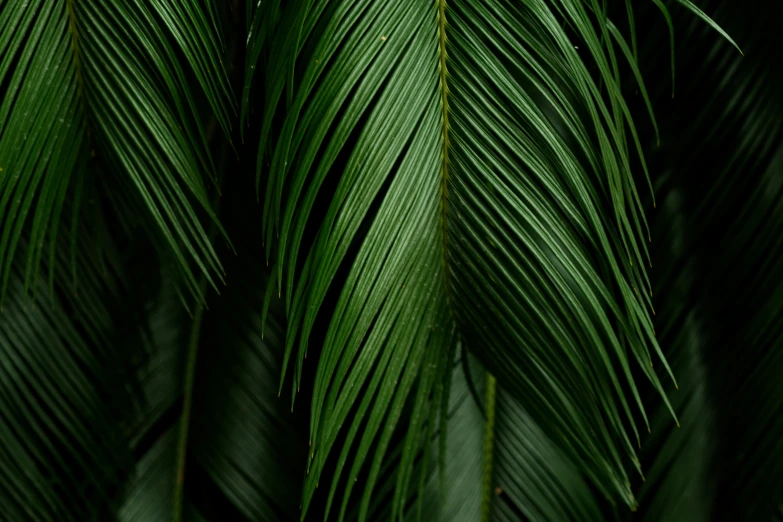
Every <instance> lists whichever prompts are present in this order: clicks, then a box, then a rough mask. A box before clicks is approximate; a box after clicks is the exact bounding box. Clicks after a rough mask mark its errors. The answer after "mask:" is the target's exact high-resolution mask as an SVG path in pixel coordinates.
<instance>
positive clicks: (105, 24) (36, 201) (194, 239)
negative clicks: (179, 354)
mask: <svg viewBox="0 0 783 522" xmlns="http://www.w3.org/2000/svg"><path fill="white" fill-rule="evenodd" d="M216 34H218V31H217V30H216V26H215V7H214V5H213V3H212V1H211V0H208V1H206V2H184V1H182V0H177V1H174V2H169V1H162V0H154V1H148V2H132V1H127V0H120V1H103V0H64V1H49V0H33V1H30V0H3V2H0V57H1V58H0V85H5V86H7V87H4V91H3V92H2V95H3V97H2V102H1V103H0V168H2V176H0V198H1V199H0V208H2V213H1V214H0V226H1V227H2V228H0V232H1V233H2V237H1V238H0V276H2V289H3V292H4V291H5V289H6V288H7V286H8V284H9V283H8V281H9V277H10V273H11V267H12V265H13V260H14V258H15V252H16V250H17V248H18V246H19V241H20V238H21V237H22V234H23V232H24V231H25V227H26V226H27V227H29V232H28V233H29V237H30V241H29V245H30V246H29V248H28V252H27V257H28V261H27V264H28V266H37V264H38V263H39V262H40V258H41V255H42V254H41V252H42V249H43V248H44V244H45V242H46V231H47V229H51V230H53V232H52V233H51V236H52V238H54V237H56V233H55V232H54V230H56V229H57V227H58V225H59V219H60V209H61V208H62V204H63V199H64V198H65V197H66V194H67V191H68V188H69V185H70V183H71V180H72V179H74V178H77V176H78V172H80V170H81V169H84V168H85V164H86V163H87V162H89V161H90V158H91V157H94V156H98V157H99V158H101V159H105V161H106V162H108V164H110V165H111V166H112V172H113V173H114V175H116V176H119V177H121V178H122V179H124V180H128V181H129V182H130V183H128V185H129V186H131V187H133V189H132V190H133V191H134V195H136V196H138V197H140V198H141V199H142V200H143V201H144V203H145V206H146V208H147V210H148V212H149V213H150V214H151V216H152V219H153V221H154V222H155V223H156V224H157V227H158V230H159V233H160V234H161V235H162V237H163V239H164V242H165V243H166V244H167V245H168V247H170V249H171V252H172V254H173V255H174V257H175V258H176V259H177V260H178V262H179V264H180V265H181V267H182V270H183V273H184V275H185V277H186V283H187V284H189V286H190V288H191V290H192V291H194V292H195V291H197V285H196V278H195V276H194V274H193V271H192V268H191V264H192V263H193V262H195V264H196V265H197V266H198V267H199V269H200V270H201V271H202V272H203V273H205V274H206V275H207V277H208V278H210V280H211V278H212V277H213V275H212V274H214V273H217V274H219V273H220V262H219V260H218V259H217V256H216V255H215V252H214V250H213V248H212V246H211V244H210V243H209V242H208V240H207V237H206V234H205V231H204V228H203V226H202V224H201V221H200V219H199V217H198V209H200V208H203V209H204V210H205V211H206V214H208V215H212V212H211V210H210V209H209V204H208V199H207V186H206V180H207V179H208V178H209V176H211V174H210V173H211V172H212V161H211V159H210V157H209V153H208V149H207V148H206V147H205V143H206V141H205V140H206V134H205V130H204V127H203V123H202V119H203V116H204V115H203V114H201V113H200V110H199V108H198V105H197V102H196V94H197V91H196V90H195V89H194V88H193V84H192V83H191V82H190V81H189V80H188V78H187V76H186V75H187V73H188V71H186V70H185V69H184V68H183V66H182V64H181V58H180V56H184V58H185V59H186V61H187V62H188V63H189V65H190V67H191V70H192V72H193V74H194V75H195V77H196V79H197V81H198V84H199V85H201V87H202V89H203V92H204V94H205V95H206V98H207V100H208V101H209V103H210V105H211V106H212V108H213V109H214V112H215V115H216V118H217V120H218V122H219V123H220V125H221V126H223V128H224V129H226V130H228V129H229V128H230V125H231V124H230V111H231V110H232V109H231V103H232V102H231V97H230V88H229V85H228V82H227V78H226V75H225V73H224V67H223V64H222V62H221V58H220V57H221V53H222V49H221V47H220V43H219V41H218V39H217V37H216ZM213 218H214V216H213ZM54 243H55V240H54V239H52V240H51V246H50V248H54ZM28 272H34V271H30V270H28Z"/></svg>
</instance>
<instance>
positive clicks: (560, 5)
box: [249, 0, 668, 505]
mask: <svg viewBox="0 0 783 522" xmlns="http://www.w3.org/2000/svg"><path fill="white" fill-rule="evenodd" d="M265 5H271V4H265ZM276 5H277V4H275V6H276ZM658 7H660V8H663V10H664V12H665V13H666V10H665V7H663V5H662V4H660V3H658ZM666 14H667V13H666ZM262 34H263V36H262V37H261V36H260V37H259V39H261V38H265V39H268V38H269V37H268V32H263V33H262ZM249 37H250V41H251V42H252V41H253V34H252V33H251V34H249ZM610 38H611V39H612V40H610ZM612 42H616V43H617V45H618V47H619V48H620V50H621V55H622V56H623V57H625V58H627V59H628V60H629V61H630V63H631V64H632V68H633V69H634V70H635V71H636V69H635V67H636V65H635V62H634V58H633V51H632V50H631V49H630V46H628V45H627V43H626V42H625V40H624V39H623V37H622V35H621V33H620V31H619V30H617V28H616V27H615V26H614V25H612V24H611V23H610V22H609V21H608V20H607V19H606V18H605V17H604V16H603V10H602V9H600V8H599V4H598V3H597V2H582V1H573V0H558V1H556V2H548V1H544V0H529V1H526V2H523V3H514V4H511V3H508V2H504V1H500V0H496V1H492V2H489V3H486V2H484V3H478V2H473V1H470V0H451V1H449V2H445V1H439V2H435V4H434V5H432V4H427V3H426V2H424V3H422V2H414V1H402V2H395V3H392V4H386V3H381V2H372V1H367V0H365V1H347V0H346V1H340V2H326V1H318V0H302V1H299V2H292V3H290V4H286V6H285V7H284V8H283V9H282V12H281V15H280V21H279V24H278V25H277V30H276V31H275V36H274V38H273V40H272V42H271V44H270V49H271V51H270V59H269V61H268V63H267V70H266V72H267V85H266V90H265V94H266V99H267V106H266V111H265V114H264V120H263V123H262V130H261V143H260V146H259V154H261V155H262V156H261V161H260V162H259V172H261V171H267V163H266V159H267V158H268V160H269V163H268V176H267V182H266V190H265V207H264V212H265V213H264V220H263V229H264V231H265V237H266V242H267V256H271V254H272V252H273V249H272V244H273V243H275V244H276V245H277V246H278V249H277V251H276V253H275V256H274V261H275V266H276V268H275V271H276V277H277V284H278V287H279V289H280V292H281V293H282V292H284V294H285V302H286V307H287V310H288V314H289V327H288V328H289V330H288V340H287V348H286V359H285V362H284V369H285V368H287V366H288V364H289V361H290V364H291V365H292V366H293V375H294V377H293V384H292V387H293V389H294V391H295V390H296V389H297V388H298V387H299V385H300V383H301V375H302V367H303V364H304V359H305V354H306V353H307V347H308V342H309V340H310V338H311V336H312V334H313V327H314V325H315V323H316V318H317V317H319V313H324V314H327V316H328V317H330V323H329V329H328V332H327V333H326V339H325V342H324V344H323V347H322V349H321V352H320V354H319V360H318V374H317V378H316V384H315V391H314V396H313V400H314V406H313V413H312V421H311V424H312V425H311V432H312V434H311V437H312V441H311V442H312V444H313V448H314V456H311V460H312V461H313V462H312V464H311V474H310V477H309V478H308V489H307V490H306V491H308V493H306V496H305V499H306V501H305V504H306V502H307V498H308V497H309V494H310V493H309V492H311V491H312V490H313V489H314V485H315V484H317V483H318V480H319V476H320V470H321V468H322V466H323V464H324V463H325V462H326V458H327V456H328V454H329V452H330V450H331V448H332V446H333V444H334V441H335V440H336V436H337V434H338V433H339V432H340V431H341V429H342V428H343V425H344V424H345V423H346V422H348V421H349V414H351V413H352V412H351V408H350V405H351V404H352V403H353V400H355V399H356V398H357V397H358V396H359V393H366V391H365V387H366V386H369V388H368V390H369V391H370V392H371V393H370V394H367V395H365V397H364V402H363V403H362V405H361V406H359V408H358V410H357V411H358V414H357V415H355V416H353V417H350V428H346V429H347V430H348V433H355V432H356V431H357V430H358V429H359V425H360V424H361V423H362V422H365V418H366V422H367V423H368V426H371V429H370V430H369V431H366V432H365V437H369V439H367V442H366V443H365V442H361V443H360V445H359V449H358V451H357V453H356V455H357V460H355V462H357V463H359V464H360V463H361V461H362V460H363V459H364V455H365V452H366V451H367V450H366V448H368V447H369V445H370V442H371V441H372V437H374V436H375V435H374V433H375V431H374V430H376V429H378V427H379V426H380V425H381V423H382V422H384V421H383V419H384V418H387V419H389V420H390V421H389V420H387V421H385V422H391V424H390V426H389V428H388V429H390V430H393V427H394V424H395V423H396V420H395V415H396V414H395V413H394V408H395V406H394V405H395V404H398V403H399V404H401V403H402V402H404V400H405V399H404V395H407V394H408V393H409V392H408V390H409V389H410V387H411V386H412V382H413V381H412V379H413V377H407V376H408V375H415V373H416V372H418V371H419V370H417V369H416V368H417V366H418V365H419V364H420V361H421V357H423V354H425V353H428V352H429V351H432V350H440V352H441V353H447V352H448V351H449V346H451V345H452V344H453V341H450V340H449V339H450V338H451V335H452V334H451V333H449V332H450V331H451V330H452V329H453V328H455V327H456V328H457V329H458V330H459V332H460V335H461V336H462V337H463V339H464V340H465V342H466V344H467V345H468V346H469V348H470V350H471V351H472V352H473V353H475V354H476V355H478V356H479V358H480V359H481V360H482V361H483V362H484V363H485V364H486V365H487V368H488V369H489V370H490V371H492V372H493V373H495V374H496V375H497V376H498V379H499V381H500V383H501V385H502V386H503V388H505V389H506V390H507V391H508V392H509V393H511V394H513V395H514V396H516V397H518V398H524V399H525V402H526V405H527V407H528V412H529V413H530V415H532V417H533V418H534V419H537V420H539V421H543V420H544V419H546V422H542V426H544V427H545V430H546V431H547V434H548V436H550V437H552V439H553V440H554V441H556V443H557V444H558V445H559V446H560V447H561V448H563V450H564V451H566V453H567V455H568V458H570V459H573V461H574V462H575V464H576V465H577V466H578V467H580V468H582V469H585V470H586V472H587V473H588V475H589V477H590V479H591V480H592V481H593V482H594V483H595V484H596V485H597V486H598V487H599V488H600V489H601V491H602V492H603V493H604V494H605V495H607V496H610V497H613V498H622V499H623V501H624V502H626V503H628V504H630V505H633V504H634V499H633V495H632V493H631V490H630V480H629V478H628V476H627V474H626V470H625V464H626V463H627V462H638V461H637V460H636V456H635V446H636V442H637V441H638V439H639V436H638V432H637V428H636V422H637V421H638V419H639V418H642V419H644V420H645V422H646V416H645V413H644V409H643V408H642V404H641V399H640V393H639V391H638V390H637V384H636V380H635V379H634V378H633V377H632V367H633V366H636V367H638V368H639V369H640V370H641V375H642V376H643V377H645V378H646V379H647V380H649V381H651V383H652V386H653V387H654V388H655V389H657V390H658V391H659V392H660V393H662V391H663V389H662V385H661V384H660V382H659V381H658V378H657V376H656V374H655V372H654V371H653V370H652V368H651V363H652V358H651V351H654V352H656V353H657V354H658V355H657V357H660V355H661V354H660V349H659V348H658V345H657V343H656V340H655V337H654V334H653V329H652V322H651V320H650V316H649V311H650V309H651V308H650V297H649V295H648V293H649V281H648V278H647V275H646V273H645V269H644V268H643V267H644V266H645V265H646V264H647V263H648V256H647V253H646V245H645V242H644V241H643V240H642V237H644V236H647V232H646V231H645V229H646V224H645V221H644V216H643V212H642V209H641V203H640V197H639V195H638V193H637V189H636V186H635V184H634V182H633V176H632V172H633V171H635V170H641V171H642V172H646V170H645V166H644V162H643V161H640V160H639V159H635V158H641V151H642V144H641V142H640V140H639V138H638V135H637V132H636V130H635V127H634V124H633V121H632V119H631V114H630V111H629V109H628V107H627V104H626V102H625V100H624V98H623V96H622V92H621V85H620V83H619V72H618V71H619V69H618V67H619V65H618V63H619V62H618V56H617V52H616V48H615V47H614V43H612ZM249 45H250V47H251V48H253V49H256V48H258V45H260V44H257V43H251V44H249ZM294 60H295V61H294ZM251 66H252V64H251ZM637 72H638V71H637ZM637 78H638V75H637ZM284 91H286V101H285V108H284V104H283V93H284ZM642 91H643V92H644V88H643V85H642ZM277 114H280V115H282V116H281V117H282V118H283V119H282V121H283V123H282V127H281V128H280V132H279V134H278V135H277V136H276V137H274V138H273V136H272V133H271V130H270V129H271V126H272V122H273V121H275V115H277ZM266 150H271V151H272V152H271V154H270V155H269V156H268V157H264V156H263V153H264V151H266ZM320 200H325V201H326V203H325V205H326V208H327V210H326V211H325V214H322V213H316V210H317V208H318V207H317V205H316V202H317V201H320ZM308 231H309V232H308ZM365 231H366V232H365ZM310 234H312V235H313V237H314V238H313V239H312V241H310V240H309V239H306V238H308V237H310ZM276 236H279V243H278V242H276V241H274V239H273V238H274V237H276ZM349 267H350V270H349V272H348V275H347V280H346V281H345V282H344V283H343V282H342V277H344V276H342V275H340V274H342V273H343V272H341V270H348V268H349ZM330 291H336V292H338V293H339V299H338V304H337V307H336V309H335V310H334V312H329V311H322V305H323V303H324V300H325V299H326V296H327V295H328V293H329V292H330ZM417 307H421V308H417ZM426 329H432V332H433V333H432V335H431V336H430V334H426V333H425V332H426ZM438 332H442V333H438ZM428 337H431V339H432V340H431V341H427V338H428ZM297 343H298V344H299V348H298V351H295V350H294V346H295V344H297ZM553 347H557V348H555V349H553ZM448 360H449V358H448V357H442V358H441V359H440V362H438V363H437V364H438V365H439V368H440V366H442V365H445V364H446V361H448ZM662 362H663V365H662V366H663V367H664V368H666V363H665V360H663V361H662ZM437 371H438V372H441V371H442V369H438V370H437ZM634 371H635V370H634ZM667 371H668V370H667ZM388 372H391V373H388ZM398 382H399V385H398V384H397V383H398ZM384 383H388V384H387V386H389V387H388V389H386V388H384ZM376 386H379V387H378V388H377V389H378V392H377V394H378V395H377V397H378V398H377V400H376V399H374V398H373V395H372V394H374V393H376ZM395 389H396V395H394V397H395V398H394V400H392V393H393V391H394V390H395ZM398 396H399V402H398V399H397V398H398ZM627 396H628V397H630V398H629V399H626V397H627ZM373 401H374V402H373ZM365 403H366V404H365ZM634 410H635V411H636V413H634ZM634 439H636V440H634ZM348 440H349V443H350V442H351V441H352V440H353V435H349V436H348ZM379 440H381V441H382V440H383V439H382V438H381V439H379ZM347 448H348V446H347V445H346V446H344V450H343V454H342V456H341V458H340V459H341V462H342V461H343V459H344V458H346V457H347V454H346V451H348V449H347ZM378 448H380V449H379V451H378V452H377V453H376V456H377V455H382V453H383V451H385V444H384V443H383V442H381V443H380V444H379V446H378ZM354 471H355V470H354ZM352 476H354V475H352ZM350 487H351V481H350V480H349V485H348V489H349V490H350ZM368 494H369V491H368ZM401 495H402V496H403V497H404V493H401ZM346 498H347V497H346ZM344 505H345V503H344Z"/></svg>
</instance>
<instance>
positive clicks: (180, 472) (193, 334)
mask: <svg viewBox="0 0 783 522" xmlns="http://www.w3.org/2000/svg"><path fill="white" fill-rule="evenodd" d="M206 283H207V281H206V278H203V277H202V278H201V293H202V295H203V294H204V292H205V291H206ZM203 317H204V304H203V303H199V304H198V305H197V306H196V312H195V314H194V315H193V327H192V329H191V331H190V341H189V342H188V359H187V362H186V365H185V386H184V391H183V395H184V396H183V399H182V417H180V425H179V436H178V438H177V468H176V469H177V478H176V480H175V482H174V495H173V498H174V504H173V513H172V520H173V521H174V522H182V499H183V493H184V488H185V463H186V462H187V453H188V431H189V428H190V412H191V410H192V409H193V388H194V383H195V380H196V357H197V355H198V345H199V335H200V334H201V320H202V318H203Z"/></svg>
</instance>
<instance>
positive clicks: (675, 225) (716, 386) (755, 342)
mask: <svg viewBox="0 0 783 522" xmlns="http://www.w3.org/2000/svg"><path fill="white" fill-rule="evenodd" d="M708 7H709V6H708ZM751 13H752V14H751ZM714 14H715V19H716V20H717V21H718V22H719V23H720V24H721V26H722V27H725V28H726V30H727V31H729V32H731V34H733V35H735V36H736V37H737V39H738V40H739V41H741V42H742V47H743V49H744V50H745V51H746V53H747V55H746V56H745V57H744V58H742V59H739V58H737V57H736V56H732V53H731V46H730V43H729V42H726V40H725V39H723V38H717V37H715V36H714V35H712V34H710V33H709V32H708V29H707V28H705V27H703V26H701V25H692V26H685V27H684V28H682V29H681V30H680V31H678V39H677V42H678V47H680V48H684V49H687V50H684V51H683V52H680V53H679V59H678V67H679V69H680V70H679V72H678V77H679V78H683V79H684V81H681V82H680V84H681V85H682V87H680V89H679V90H678V95H677V97H676V98H675V100H674V101H671V100H668V101H664V99H665V98H668V96H666V95H665V92H664V90H663V89H657V91H658V92H657V93H655V94H653V98H658V100H657V101H656V102H655V103H656V105H657V106H658V107H660V108H661V110H658V111H657V112H658V114H659V117H660V122H661V126H662V129H663V130H662V134H663V135H664V136H666V135H669V136H670V137H671V139H670V141H669V142H666V141H664V143H663V147H662V149H661V150H660V151H658V152H657V153H656V154H655V155H653V156H651V157H652V158H653V162H654V163H655V164H659V165H661V167H660V168H661V170H662V171H661V172H659V173H658V174H657V175H656V178H657V179H658V186H657V187H656V192H657V193H658V194H659V200H660V201H662V203H663V204H662V205H660V207H661V208H660V210H659V211H656V213H657V214H658V215H656V216H655V219H654V221H653V223H652V231H653V244H654V245H656V249H655V252H656V256H654V267H655V269H654V270H653V271H652V277H653V280H654V281H655V286H656V291H655V295H657V296H658V299H657V303H656V304H657V306H658V308H659V309H660V310H662V313H660V314H659V317H658V321H656V323H657V324H656V330H657V332H658V335H659V338H660V342H661V344H662V345H663V346H665V347H666V349H665V351H666V355H667V358H668V359H669V361H670V363H671V365H672V368H673V370H674V372H675V373H676V374H677V375H678V377H679V381H680V383H681V386H680V390H679V391H671V397H672V404H673V407H674V409H675V411H676V412H677V414H678V417H679V419H680V423H681V428H676V427H675V426H673V425H672V424H671V423H668V422H666V421H665V414H664V412H663V411H660V409H659V411H658V412H657V413H656V414H655V415H654V416H653V417H652V418H653V419H656V420H654V421H653V426H655V428H654V429H653V437H652V438H651V439H650V440H649V441H647V442H646V443H645V445H644V447H643V451H642V456H641V459H642V464H643V466H644V468H645V472H646V475H647V482H646V483H645V484H643V486H642V488H641V491H640V515H641V518H644V519H645V520H672V521H677V520H688V521H691V520H714V519H715V518H731V519H733V520H767V519H770V518H771V517H772V516H773V513H774V512H775V511H776V510H777V509H778V506H779V503H780V498H781V495H780V493H779V491H778V489H779V488H778V484H780V481H781V480H782V479H783V477H781V476H780V469H781V468H780V463H781V460H780V458H781V449H780V444H779V442H778V441H779V440H780V437H781V429H783V425H781V423H780V422H779V421H778V419H779V412H780V406H781V403H780V400H779V394H777V393H776V391H775V390H776V387H777V385H776V384H773V383H777V382H779V379H778V377H777V376H778V375H779V374H780V371H781V358H780V355H779V354H780V350H779V348H778V347H779V345H780V324H779V321H778V320H777V317H778V315H779V307H780V302H781V301H780V298H781V297H780V284H779V282H778V277H777V276H776V274H777V273H779V270H780V267H779V264H780V263H779V262H778V260H779V259H780V255H779V252H778V251H779V241H778V232H777V231H778V230H779V229H780V216H779V214H780V212H779V209H778V207H779V204H778V201H779V196H780V188H781V185H780V182H779V180H780V176H781V166H782V165H783V164H781V158H782V157H783V156H781V150H782V149H781V143H783V141H782V139H783V133H781V131H782V130H783V129H782V128H781V125H780V110H781V101H783V100H781V98H780V96H779V94H778V93H779V88H778V87H779V86H780V85H781V79H783V77H781V76H780V74H779V73H778V72H777V70H776V68H775V67H774V65H772V64H774V63H775V60H776V56H777V54H778V52H779V50H780V45H779V44H771V43H770V42H769V40H768V38H767V36H766V35H767V34H769V33H768V31H769V30H771V26H770V25H769V24H771V22H768V20H774V19H775V17H776V15H779V14H780V8H779V6H776V5H771V4H766V3H764V2H723V3H718V4H717V6H716V8H715V9H714ZM693 41H702V42H704V43H703V44H702V45H701V46H699V47H698V48H695V47H691V48H687V47H686V46H687V43H688V42H693ZM643 54H646V55H647V57H646V59H647V60H649V62H654V61H655V60H656V59H657V60H661V59H662V58H661V53H660V52H659V51H658V50H657V49H653V48H649V49H647V50H645V51H644V53H643ZM705 84H708V85H713V86H714V87H713V88H711V89H710V93H709V96H705V92H704V88H703V85H705ZM651 90H652V89H651ZM697 102H698V103H697ZM664 169H665V170H664Z"/></svg>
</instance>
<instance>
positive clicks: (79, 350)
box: [0, 234, 143, 522]
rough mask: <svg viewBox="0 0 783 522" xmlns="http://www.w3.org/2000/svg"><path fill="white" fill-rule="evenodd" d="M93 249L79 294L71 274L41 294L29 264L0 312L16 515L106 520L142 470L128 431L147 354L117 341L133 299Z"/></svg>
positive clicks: (9, 510)
mask: <svg viewBox="0 0 783 522" xmlns="http://www.w3.org/2000/svg"><path fill="white" fill-rule="evenodd" d="M79 237H80V238H84V235H82V234H80V236H79ZM60 246H61V247H62V245H60ZM59 251H60V255H61V256H66V255H67V248H60V249H59ZM90 254H91V250H90V248H85V245H82V244H80V249H79V255H78V257H77V263H76V268H77V270H78V272H77V273H78V274H79V280H80V284H79V287H78V293H77V291H76V288H75V287H74V286H72V285H71V284H70V281H71V279H70V277H68V276H69V275H70V274H68V273H65V274H63V273H62V272H59V273H58V274H57V275H58V276H59V277H57V281H58V285H57V286H56V287H55V288H54V290H53V293H50V292H47V291H46V288H45V287H44V283H43V281H40V280H39V281H38V282H37V285H38V286H39V287H44V288H37V289H36V291H35V292H34V293H33V295H30V293H29V292H27V291H26V287H25V276H24V270H25V269H24V266H23V263H22V262H21V260H17V262H16V263H15V265H14V269H13V271H12V272H11V274H10V278H9V286H8V292H7V294H6V300H5V302H4V304H3V308H2V312H0V360H2V363H0V411H2V416H1V417H0V448H1V449H0V452H1V453H2V459H1V460H2V465H0V484H2V487H0V504H2V505H3V506H4V509H5V510H6V511H4V513H3V516H7V517H10V518H9V519H14V520H41V521H52V522H54V521H59V520H69V521H70V520H73V521H75V520H90V519H92V517H93V516H97V515H99V514H100V516H105V515H106V514H108V513H110V512H111V508H112V506H113V503H114V498H115V495H116V494H117V493H118V491H119V490H120V488H121V485H122V484H123V481H124V480H125V477H126V476H127V474H128V473H129V472H130V470H131V468H132V466H133V460H132V455H131V452H130V447H129V445H128V443H127V440H126V438H125V432H124V430H123V429H122V427H123V426H127V425H128V422H129V420H130V419H129V415H127V413H126V412H128V411H129V409H130V408H129V407H130V400H129V399H130V398H131V397H132V396H133V394H132V393H129V392H132V390H133V382H134V379H133V371H134V368H135V364H136V363H137V362H138V361H139V360H140V358H141V357H142V356H143V354H142V353H141V352H139V350H132V349H130V350H129V349H126V347H125V346H123V345H122V343H119V342H117V340H116V338H115V337H114V336H115V332H118V331H122V328H121V325H120V324H119V323H118V321H117V320H116V319H115V316H116V314H114V313H110V310H112V311H113V309H120V308H122V305H121V304H120V303H121V301H120V299H122V300H125V301H130V300H131V299H130V295H129V293H128V292H127V291H119V288H118V286H119V285H118V281H119V277H118V274H114V273H111V272H110V271H107V270H105V265H102V263H101V261H100V260H99V259H98V258H96V257H95V256H91V255H90ZM58 266H60V267H65V266H67V265H66V264H65V263H64V262H63V260H58Z"/></svg>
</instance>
